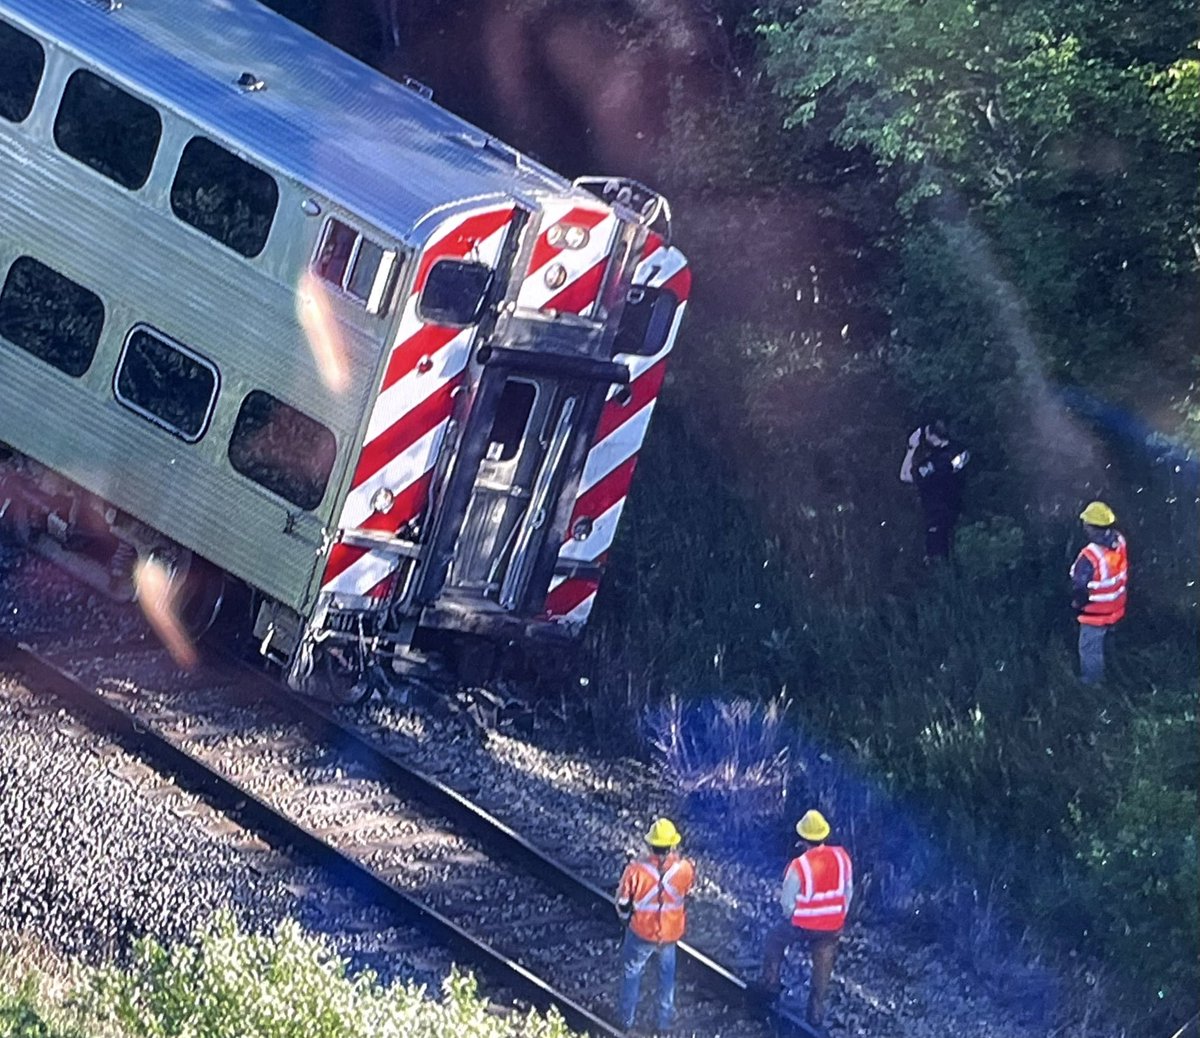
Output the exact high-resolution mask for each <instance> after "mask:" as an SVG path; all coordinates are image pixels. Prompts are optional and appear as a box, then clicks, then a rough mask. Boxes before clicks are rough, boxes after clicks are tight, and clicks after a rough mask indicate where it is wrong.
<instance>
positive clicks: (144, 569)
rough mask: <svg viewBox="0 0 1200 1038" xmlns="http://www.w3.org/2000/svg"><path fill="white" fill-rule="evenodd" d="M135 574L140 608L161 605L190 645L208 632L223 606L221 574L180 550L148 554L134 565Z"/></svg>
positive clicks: (223, 595) (223, 587) (206, 563)
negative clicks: (137, 574)
mask: <svg viewBox="0 0 1200 1038" xmlns="http://www.w3.org/2000/svg"><path fill="white" fill-rule="evenodd" d="M138 573H139V576H138V580H137V583H138V597H139V598H140V599H142V601H143V608H144V609H145V608H151V607H152V606H158V605H162V606H164V607H165V608H166V609H167V610H168V611H169V613H170V619H171V620H172V621H173V622H174V623H175V624H177V625H178V626H179V628H180V629H181V630H182V631H183V633H184V634H186V635H187V637H188V638H189V639H191V641H192V642H198V641H199V640H200V639H201V638H202V637H204V635H206V634H207V633H208V632H209V631H210V630H211V629H212V626H213V624H215V623H216V621H217V616H218V615H219V614H220V612H221V607H222V605H224V603H225V593H226V585H225V574H224V572H222V571H221V570H219V569H217V567H216V566H214V565H213V564H212V563H210V562H206V561H205V560H204V559H201V558H197V557H196V556H195V555H193V554H192V553H191V552H190V551H187V550H186V549H182V548H181V549H179V550H177V551H174V552H171V553H170V554H168V553H166V552H162V553H158V552H153V553H151V554H150V555H149V556H148V557H145V558H143V560H142V561H141V562H140V563H139V564H138ZM150 574H154V575H153V576H151V575H150Z"/></svg>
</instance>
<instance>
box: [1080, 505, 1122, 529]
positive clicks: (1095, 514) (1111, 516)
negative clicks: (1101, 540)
mask: <svg viewBox="0 0 1200 1038" xmlns="http://www.w3.org/2000/svg"><path fill="white" fill-rule="evenodd" d="M1079 518H1080V519H1082V520H1083V521H1084V522H1085V523H1087V524H1088V525H1089V526H1112V524H1113V523H1115V522H1116V521H1117V516H1116V513H1115V512H1114V511H1113V510H1112V509H1111V508H1109V507H1108V505H1106V504H1105V503H1104V502H1103V501H1093V502H1092V503H1091V504H1090V505H1088V506H1087V508H1085V509H1084V510H1083V511H1082V512H1080V513H1079Z"/></svg>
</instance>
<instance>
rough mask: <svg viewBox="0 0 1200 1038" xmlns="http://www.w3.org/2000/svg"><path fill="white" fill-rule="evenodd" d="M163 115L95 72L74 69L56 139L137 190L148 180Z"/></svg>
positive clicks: (61, 107) (56, 124)
mask: <svg viewBox="0 0 1200 1038" xmlns="http://www.w3.org/2000/svg"><path fill="white" fill-rule="evenodd" d="M161 136H162V119H161V118H160V117H159V114H158V112H156V111H155V110H154V108H153V107H151V106H150V105H148V104H146V102H145V101H139V100H138V99H137V98H136V97H134V96H133V95H132V94H127V93H126V92H125V91H124V90H122V89H121V88H120V87H118V86H114V85H113V84H112V83H110V82H108V81H107V80H105V79H101V78H100V77H99V76H97V75H96V74H95V73H93V72H88V71H87V70H86V69H79V70H78V71H77V72H72V73H71V78H70V79H68V80H67V86H66V89H65V90H64V91H63V97H62V103H61V104H60V105H59V106H58V115H57V116H56V117H55V119H54V140H55V143H57V144H58V146H59V147H60V148H61V149H62V150H63V151H65V152H66V153H67V154H68V155H70V156H71V157H72V158H75V159H78V160H79V161H80V162H82V163H83V164H84V165H86V166H91V167H92V169H94V170H96V171H97V172H99V173H103V174H104V175H105V176H106V177H108V178H109V179H110V180H115V181H116V182H117V183H118V184H120V185H121V186H122V187H127V188H129V189H130V190H131V191H136V190H137V189H138V188H140V187H141V186H142V185H143V184H145V183H146V179H147V177H149V176H150V167H151V166H153V165H154V155H155V153H156V152H157V151H158V141H159V138H160V137H161Z"/></svg>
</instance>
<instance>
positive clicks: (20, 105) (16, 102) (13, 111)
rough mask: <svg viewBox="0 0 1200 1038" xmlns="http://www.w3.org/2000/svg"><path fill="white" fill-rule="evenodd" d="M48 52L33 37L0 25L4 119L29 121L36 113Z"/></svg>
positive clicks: (0, 92) (1, 116) (0, 88)
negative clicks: (28, 117)
mask: <svg viewBox="0 0 1200 1038" xmlns="http://www.w3.org/2000/svg"><path fill="white" fill-rule="evenodd" d="M45 68H46V52H45V51H44V50H43V49H42V45H41V44H40V43H38V41H37V40H35V39H34V38H33V37H32V36H26V35H25V33H23V32H21V31H20V30H19V29H15V28H13V26H11V25H9V24H8V22H0V119H7V120H8V121H9V122H10V123H19V122H22V121H24V120H25V118H26V117H27V116H28V115H29V113H30V112H31V111H33V99H34V98H35V97H36V96H37V90H38V85H39V84H40V83H41V81H42V72H43V70H44V69H45Z"/></svg>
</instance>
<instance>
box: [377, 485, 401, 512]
mask: <svg viewBox="0 0 1200 1038" xmlns="http://www.w3.org/2000/svg"><path fill="white" fill-rule="evenodd" d="M395 503H396V495H395V494H393V493H392V492H391V491H390V490H388V488H387V487H380V488H379V489H378V490H376V491H375V493H373V494H372V495H371V507H372V508H373V509H374V510H375V511H376V512H379V513H381V514H382V513H385V512H390V511H391V510H392V505H394V504H395Z"/></svg>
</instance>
